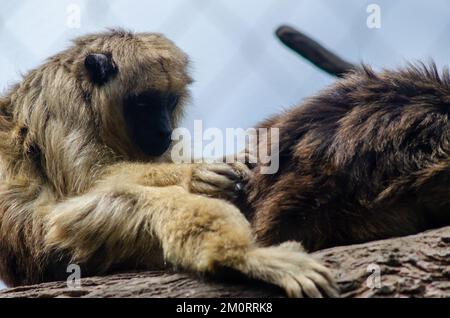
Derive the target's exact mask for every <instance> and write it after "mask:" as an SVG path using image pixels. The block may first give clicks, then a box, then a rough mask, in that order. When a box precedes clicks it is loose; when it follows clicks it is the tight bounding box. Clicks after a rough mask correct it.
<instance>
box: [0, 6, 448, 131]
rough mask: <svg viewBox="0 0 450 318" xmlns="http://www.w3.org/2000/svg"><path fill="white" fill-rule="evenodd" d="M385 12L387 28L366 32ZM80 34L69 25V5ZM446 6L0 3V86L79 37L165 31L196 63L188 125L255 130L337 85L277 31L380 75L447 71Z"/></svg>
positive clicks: (2, 87) (3, 86)
mask: <svg viewBox="0 0 450 318" xmlns="http://www.w3.org/2000/svg"><path fill="white" fill-rule="evenodd" d="M370 3H376V4H378V5H380V7H381V13H382V21H381V23H382V27H381V29H369V28H368V27H367V25H366V19H367V16H368V14H367V13H366V8H367V5H368V4H370ZM70 4H79V5H80V6H81V27H80V28H79V29H70V28H68V27H67V23H66V22H67V17H68V14H67V12H66V10H67V7H68V5H70ZM449 17H450V1H448V0H428V1H424V0H378V1H366V0H339V1H337V0H166V1H157V0H147V1H144V0H142V1H136V0H135V1H131V0H113V1H111V0H96V1H87V0H86V1H81V0H80V1H69V0H40V1H32V0H20V1H18V0H2V2H1V11H0V69H1V72H0V88H1V89H2V90H3V89H5V88H6V87H7V86H8V85H9V84H11V83H14V82H16V81H18V80H20V74H21V73H23V72H26V71H27V70H29V69H31V68H33V67H35V66H37V65H39V64H40V63H41V62H42V61H43V60H44V59H45V58H46V57H48V56H49V55H51V54H54V53H56V52H58V51H59V50H61V49H63V48H64V47H66V46H67V45H68V44H69V40H70V39H71V38H73V37H76V36H77V35H80V34H85V33H87V32H96V31H99V30H103V29H105V28H107V27H114V26H120V27H125V28H128V29H131V30H135V31H156V32H162V33H165V34H166V35H167V36H168V37H169V38H171V39H172V40H174V41H175V42H176V43H177V44H178V45H179V46H180V47H181V48H182V49H183V50H185V51H186V52H187V53H188V54H189V55H190V56H191V59H192V62H193V63H192V74H193V77H194V78H195V80H196V83H195V84H194V85H193V86H192V93H193V103H192V105H191V111H190V113H189V115H188V116H187V118H186V120H185V121H184V126H185V127H188V128H192V122H193V120H194V119H203V121H204V126H205V127H218V128H222V129H223V128H227V127H242V128H247V127H251V126H252V125H254V124H255V123H257V122H258V121H260V120H261V119H263V118H264V117H266V116H268V115H269V114H272V113H274V112H276V111H278V110H280V109H282V108H283V107H288V106H290V105H294V104H296V103H297V102H299V101H300V100H301V99H302V98H304V97H306V96H309V95H311V94H313V93H315V92H317V91H318V90H319V89H321V88H323V87H324V86H326V85H327V84H329V83H331V82H332V81H333V79H332V78H331V77H329V76H328V75H326V74H324V73H322V72H320V71H318V70H317V69H315V68H314V67H312V66H310V65H309V64H308V63H307V62H305V61H303V60H302V59H300V58H299V57H298V56H296V55H295V54H293V53H292V52H290V51H289V50H287V49H286V48H284V47H283V46H282V45H281V44H280V43H279V42H278V40H277V39H276V38H275V37H274V35H273V31H274V30H275V29H276V28H277V27H278V26H279V25H281V24H283V23H288V24H291V25H293V26H296V27H298V28H299V29H301V30H303V31H305V32H307V33H308V34H310V35H312V36H313V37H314V38H315V39H317V40H319V41H320V42H322V43H323V44H325V45H326V46H327V47H329V48H331V49H333V50H335V51H336V52H337V53H339V54H340V55H342V56H344V57H346V58H347V59H349V60H351V61H354V62H361V61H364V62H366V63H368V64H371V65H373V66H374V67H375V68H377V69H379V68H382V67H395V66H399V65H404V63H405V61H407V60H416V59H422V60H427V59H429V58H433V59H434V60H435V61H436V62H437V63H438V65H440V66H442V65H445V64H448V60H449V52H450V41H449V34H450V18H449Z"/></svg>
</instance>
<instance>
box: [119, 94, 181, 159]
mask: <svg viewBox="0 0 450 318" xmlns="http://www.w3.org/2000/svg"><path fill="white" fill-rule="evenodd" d="M177 103H178V96H177V95H175V94H172V93H167V92H159V91H148V92H145V93H142V94H138V95H130V96H128V97H127V98H125V101H124V118H125V122H126V123H127V126H128V131H129V134H130V137H131V139H132V141H133V142H134V143H135V144H136V145H137V146H138V147H139V148H140V150H141V151H143V152H144V153H145V154H147V155H150V156H160V155H162V154H163V153H164V152H166V151H167V149H168V148H169V147H170V144H171V142H172V139H171V137H172V130H173V128H172V112H173V110H174V109H175V107H176V104H177Z"/></svg>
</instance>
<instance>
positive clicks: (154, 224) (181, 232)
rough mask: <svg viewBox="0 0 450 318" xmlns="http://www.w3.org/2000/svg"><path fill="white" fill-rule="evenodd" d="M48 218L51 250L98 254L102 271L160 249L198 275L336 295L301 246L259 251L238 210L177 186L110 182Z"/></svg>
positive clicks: (78, 256) (294, 292) (81, 258)
mask: <svg viewBox="0 0 450 318" xmlns="http://www.w3.org/2000/svg"><path fill="white" fill-rule="evenodd" d="M46 219H47V224H46V231H47V232H46V243H47V246H46V248H48V249H55V248H56V249H62V250H65V251H71V253H72V256H73V260H74V262H78V263H80V264H89V263H90V262H89V261H90V259H91V258H93V257H95V258H97V262H96V263H100V264H102V266H103V267H102V268H99V269H98V271H99V272H106V271H107V270H108V268H109V267H112V266H113V265H114V264H116V263H121V262H126V261H131V262H133V261H134V262H135V263H137V262H139V261H143V262H145V261H148V262H149V265H154V264H150V263H152V261H151V260H152V258H158V257H159V253H162V255H163V257H164V259H165V261H167V262H169V263H171V264H172V265H174V266H176V267H181V268H184V269H187V270H190V271H194V272H198V273H215V271H216V270H217V269H218V268H223V267H225V268H231V269H234V270H237V271H239V272H241V273H243V274H245V275H247V276H249V277H251V278H255V279H259V280H263V281H266V282H269V283H272V284H275V285H278V286H280V287H282V288H284V289H285V290H286V292H287V293H288V295H289V296H292V297H300V296H303V295H307V296H311V297H319V296H321V292H320V291H319V289H321V290H322V291H323V293H325V294H326V295H329V296H335V295H336V291H335V287H334V285H333V280H332V278H331V275H330V274H329V272H328V270H327V269H326V268H325V267H323V266H322V265H320V264H319V263H318V262H316V261H315V260H313V259H312V258H311V257H310V256H309V255H307V254H306V253H304V252H303V251H302V248H301V245H300V244H298V243H288V244H283V245H280V246H275V247H268V248H259V247H257V246H256V245H255V243H254V237H253V234H252V232H251V229H250V226H249V224H248V222H247V221H246V219H245V218H244V217H243V216H242V215H241V213H240V211H239V210H238V209H237V208H235V207H234V206H233V205H231V204H229V203H227V202H225V201H222V200H218V199H212V198H207V197H204V196H200V195H195V194H191V193H188V192H187V191H186V190H185V189H184V188H182V187H180V186H170V187H146V186H139V185H135V184H128V185H127V184H122V185H118V184H115V185H110V186H109V187H102V188H99V189H96V190H95V191H93V192H91V193H88V194H85V195H83V196H80V197H76V198H73V199H70V200H68V201H66V202H63V203H60V204H57V205H56V206H54V207H53V208H52V209H51V211H50V212H49V213H48V214H47V218H46ZM157 246H160V248H156V247H157ZM100 249H101V250H102V251H103V252H102V253H99V250H100ZM99 257H101V258H102V259H101V260H98V258H99Z"/></svg>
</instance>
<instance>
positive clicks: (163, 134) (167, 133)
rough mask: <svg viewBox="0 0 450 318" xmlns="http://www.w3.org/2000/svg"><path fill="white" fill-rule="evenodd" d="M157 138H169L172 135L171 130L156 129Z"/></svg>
mask: <svg viewBox="0 0 450 318" xmlns="http://www.w3.org/2000/svg"><path fill="white" fill-rule="evenodd" d="M157 135H158V138H160V139H161V140H166V139H171V137H172V132H171V131H167V130H164V131H158V133H157Z"/></svg>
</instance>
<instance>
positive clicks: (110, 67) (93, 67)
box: [84, 53, 117, 85]
mask: <svg viewBox="0 0 450 318" xmlns="http://www.w3.org/2000/svg"><path fill="white" fill-rule="evenodd" d="M84 66H85V67H86V70H87V71H88V73H89V76H90V78H91V80H92V82H94V83H95V84H97V85H103V84H105V83H107V82H108V81H109V80H110V79H111V78H112V77H113V76H114V75H115V74H116V73H117V66H116V63H114V61H113V59H112V56H111V55H110V54H103V53H92V54H89V55H87V56H86V58H85V59H84Z"/></svg>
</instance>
